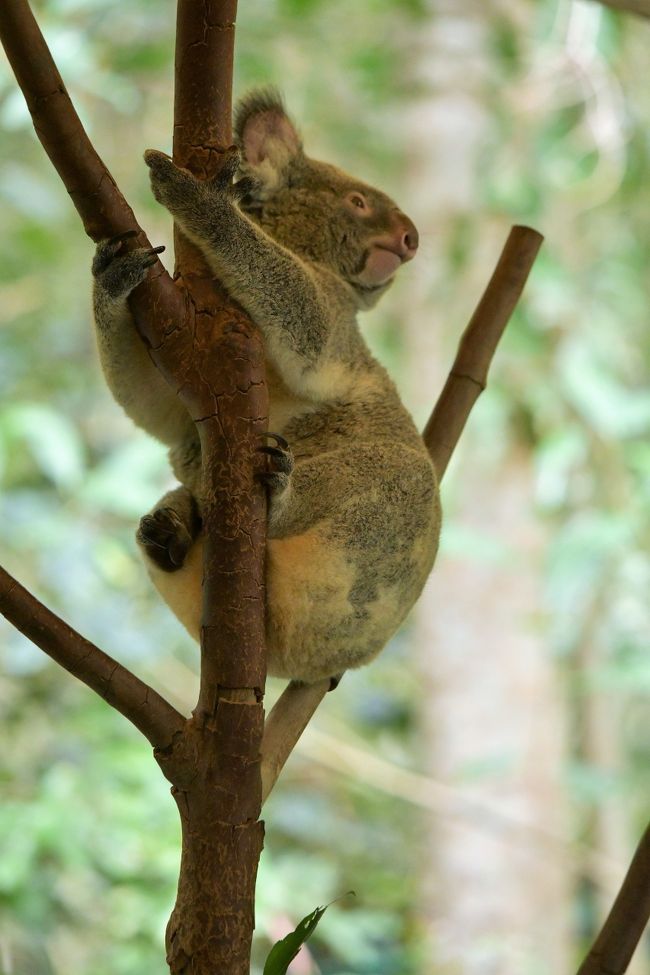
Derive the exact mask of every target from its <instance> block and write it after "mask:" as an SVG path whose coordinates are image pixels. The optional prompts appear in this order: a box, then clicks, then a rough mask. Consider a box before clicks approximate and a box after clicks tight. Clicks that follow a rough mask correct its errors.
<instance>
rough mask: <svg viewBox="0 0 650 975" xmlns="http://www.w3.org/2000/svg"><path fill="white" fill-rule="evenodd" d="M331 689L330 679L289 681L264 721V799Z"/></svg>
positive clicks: (263, 799) (264, 799)
mask: <svg viewBox="0 0 650 975" xmlns="http://www.w3.org/2000/svg"><path fill="white" fill-rule="evenodd" d="M329 689H330V681H329V680H319V681H317V682H316V683H315V684H298V683H296V682H294V681H291V683H289V684H288V685H287V686H286V687H285V689H284V691H283V692H282V694H281V695H280V697H279V698H278V700H277V701H276V702H275V705H274V706H273V708H272V709H271V711H270V713H269V716H268V718H267V719H266V721H265V723H264V739H263V741H262V801H263V802H266V799H267V798H268V795H269V793H270V791H271V789H272V788H273V786H274V785H275V783H276V781H277V779H278V776H279V775H280V772H281V771H282V769H283V768H284V765H285V763H286V761H287V759H288V758H289V755H290V754H291V752H292V751H293V749H294V748H295V747H296V744H297V742H298V739H299V738H300V736H301V735H302V733H303V731H304V730H305V728H306V727H307V725H308V724H309V722H310V720H311V718H312V716H313V714H314V712H315V711H316V708H317V707H318V705H319V704H320V703H321V701H322V700H323V698H324V697H325V695H326V694H327V692H328V691H329Z"/></svg>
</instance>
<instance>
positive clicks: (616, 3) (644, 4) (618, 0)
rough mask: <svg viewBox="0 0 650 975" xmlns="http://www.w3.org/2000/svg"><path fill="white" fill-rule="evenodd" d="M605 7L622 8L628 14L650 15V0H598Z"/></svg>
mask: <svg viewBox="0 0 650 975" xmlns="http://www.w3.org/2000/svg"><path fill="white" fill-rule="evenodd" d="M598 2H599V3H602V4H603V5H604V6H605V7H612V9H613V10H621V11H623V13H627V14H637V16H639V17H650V0H598Z"/></svg>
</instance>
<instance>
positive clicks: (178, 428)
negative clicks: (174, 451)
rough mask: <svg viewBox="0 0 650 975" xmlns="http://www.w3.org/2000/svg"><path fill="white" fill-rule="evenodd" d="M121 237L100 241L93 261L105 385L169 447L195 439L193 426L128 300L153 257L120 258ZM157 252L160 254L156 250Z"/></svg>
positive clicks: (132, 254) (137, 420)
mask: <svg viewBox="0 0 650 975" xmlns="http://www.w3.org/2000/svg"><path fill="white" fill-rule="evenodd" d="M121 243H122V241H121V240H120V239H119V238H112V239H111V240H107V241H101V242H100V243H99V245H98V247H97V251H96V254H95V259H94V261H93V267H92V270H93V312H94V317H95V332H96V336H97V347H98V350H99V358H100V362H101V366H102V370H103V372H104V376H105V377H106V382H107V384H108V387H109V389H110V390H111V392H112V394H113V396H114V397H115V399H116V400H117V402H118V403H119V404H120V406H121V407H122V408H123V409H124V411H125V412H126V414H127V415H128V416H129V417H130V418H131V419H132V420H133V421H134V423H136V424H137V425H138V426H139V427H142V428H143V429H144V430H146V431H147V433H149V434H151V435H152V436H154V437H156V438H157V439H158V440H161V441H162V442H163V443H165V444H167V445H170V446H171V445H173V444H177V443H179V442H181V441H182V440H183V439H184V438H185V437H186V436H188V435H191V433H192V430H193V424H192V421H191V419H190V416H189V414H188V413H187V411H186V409H185V407H184V406H183V404H182V403H181V401H180V400H179V398H178V397H177V396H176V394H175V393H174V391H173V389H171V387H170V386H169V385H168V383H167V382H166V381H165V380H164V379H163V377H162V376H161V374H160V373H159V372H158V370H157V369H156V367H155V366H154V364H153V362H152V361H151V358H150V357H149V353H148V352H147V349H146V346H145V344H144V342H143V341H142V339H141V338H140V335H139V334H138V331H137V329H136V326H135V322H134V321H133V317H132V315H131V312H130V310H129V306H128V295H129V294H130V293H131V291H132V290H133V288H135V287H136V285H137V284H139V283H140V281H142V280H144V277H145V275H146V273H147V268H148V266H150V264H151V260H150V256H151V252H150V251H148V250H144V249H138V250H135V251H131V252H129V253H128V254H125V253H122V250H121ZM156 250H157V249H156Z"/></svg>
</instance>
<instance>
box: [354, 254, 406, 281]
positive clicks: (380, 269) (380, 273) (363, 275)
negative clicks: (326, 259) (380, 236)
mask: <svg viewBox="0 0 650 975" xmlns="http://www.w3.org/2000/svg"><path fill="white" fill-rule="evenodd" d="M401 264H402V258H401V257H400V255H399V254H396V253H395V251H392V250H389V249H388V248H387V247H382V246H381V245H380V244H375V245H374V246H373V247H370V248H369V249H368V250H367V251H366V253H365V254H364V257H363V261H362V263H361V266H360V268H359V270H358V271H357V272H356V275H355V277H356V280H357V282H358V283H359V284H360V285H361V286H362V287H363V288H367V289H371V290H374V289H375V288H381V287H383V285H385V284H387V283H388V282H389V281H390V279H391V278H392V277H393V275H394V274H395V272H396V271H397V269H398V268H399V267H401Z"/></svg>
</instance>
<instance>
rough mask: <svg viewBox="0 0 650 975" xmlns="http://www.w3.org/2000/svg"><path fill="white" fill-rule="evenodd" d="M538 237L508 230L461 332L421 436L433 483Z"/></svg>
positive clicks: (483, 379) (482, 382)
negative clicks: (436, 399)
mask: <svg viewBox="0 0 650 975" xmlns="http://www.w3.org/2000/svg"><path fill="white" fill-rule="evenodd" d="M542 240H543V237H542V235H541V234H539V233H538V232H537V231H536V230H532V229H531V228H530V227H513V228H512V230H511V231H510V234H509V236H508V239H507V241H506V243H505V246H504V248H503V250H502V252H501V256H500V258H499V261H498V263H497V266H496V268H495V269H494V273H493V274H492V277H491V278H490V280H489V282H488V285H487V287H486V289H485V291H484V292H483V295H482V297H481V300H480V301H479V303H478V305H477V306H476V310H475V312H474V314H473V315H472V317H471V319H470V322H469V325H468V326H467V328H466V329H465V331H464V333H463V335H462V337H461V340H460V344H459V347H458V352H457V354H456V358H455V360H454V364H453V366H452V367H451V372H450V373H449V377H448V379H447V382H446V383H445V386H444V389H443V390H442V393H441V394H440V396H439V398H438V402H437V403H436V405H435V407H434V409H433V413H432V414H431V416H430V418H429V422H428V423H427V425H426V427H425V429H424V433H423V434H422V437H423V439H424V442H425V444H426V445H427V447H428V448H429V453H430V454H431V459H432V461H433V465H434V467H435V469H436V471H437V474H438V478H439V479H440V480H442V477H443V475H444V473H445V471H446V469H447V464H448V463H449V458H450V457H451V455H452V452H453V451H454V449H455V447H456V444H457V443H458V440H459V438H460V435H461V433H462V432H463V429H464V427H465V423H466V422H467V418H468V416H469V414H470V412H471V410H472V407H473V406H474V403H475V402H476V400H477V399H478V397H479V396H480V394H481V393H482V392H483V390H484V389H485V386H486V384H487V374H488V369H489V368H490V363H491V361H492V358H493V356H494V353H495V351H496V347H497V345H498V344H499V340H500V339H501V336H502V335H503V332H504V329H505V327H506V325H507V324H508V322H509V321H510V316H511V315H512V313H513V311H514V309H515V306H516V304H517V302H518V301H519V298H520V296H521V292H522V291H523V289H524V285H525V284H526V280H527V278H528V275H529V273H530V269H531V268H532V266H533V264H534V262H535V258H536V257H537V253H538V251H539V248H540V247H541V244H542Z"/></svg>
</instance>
